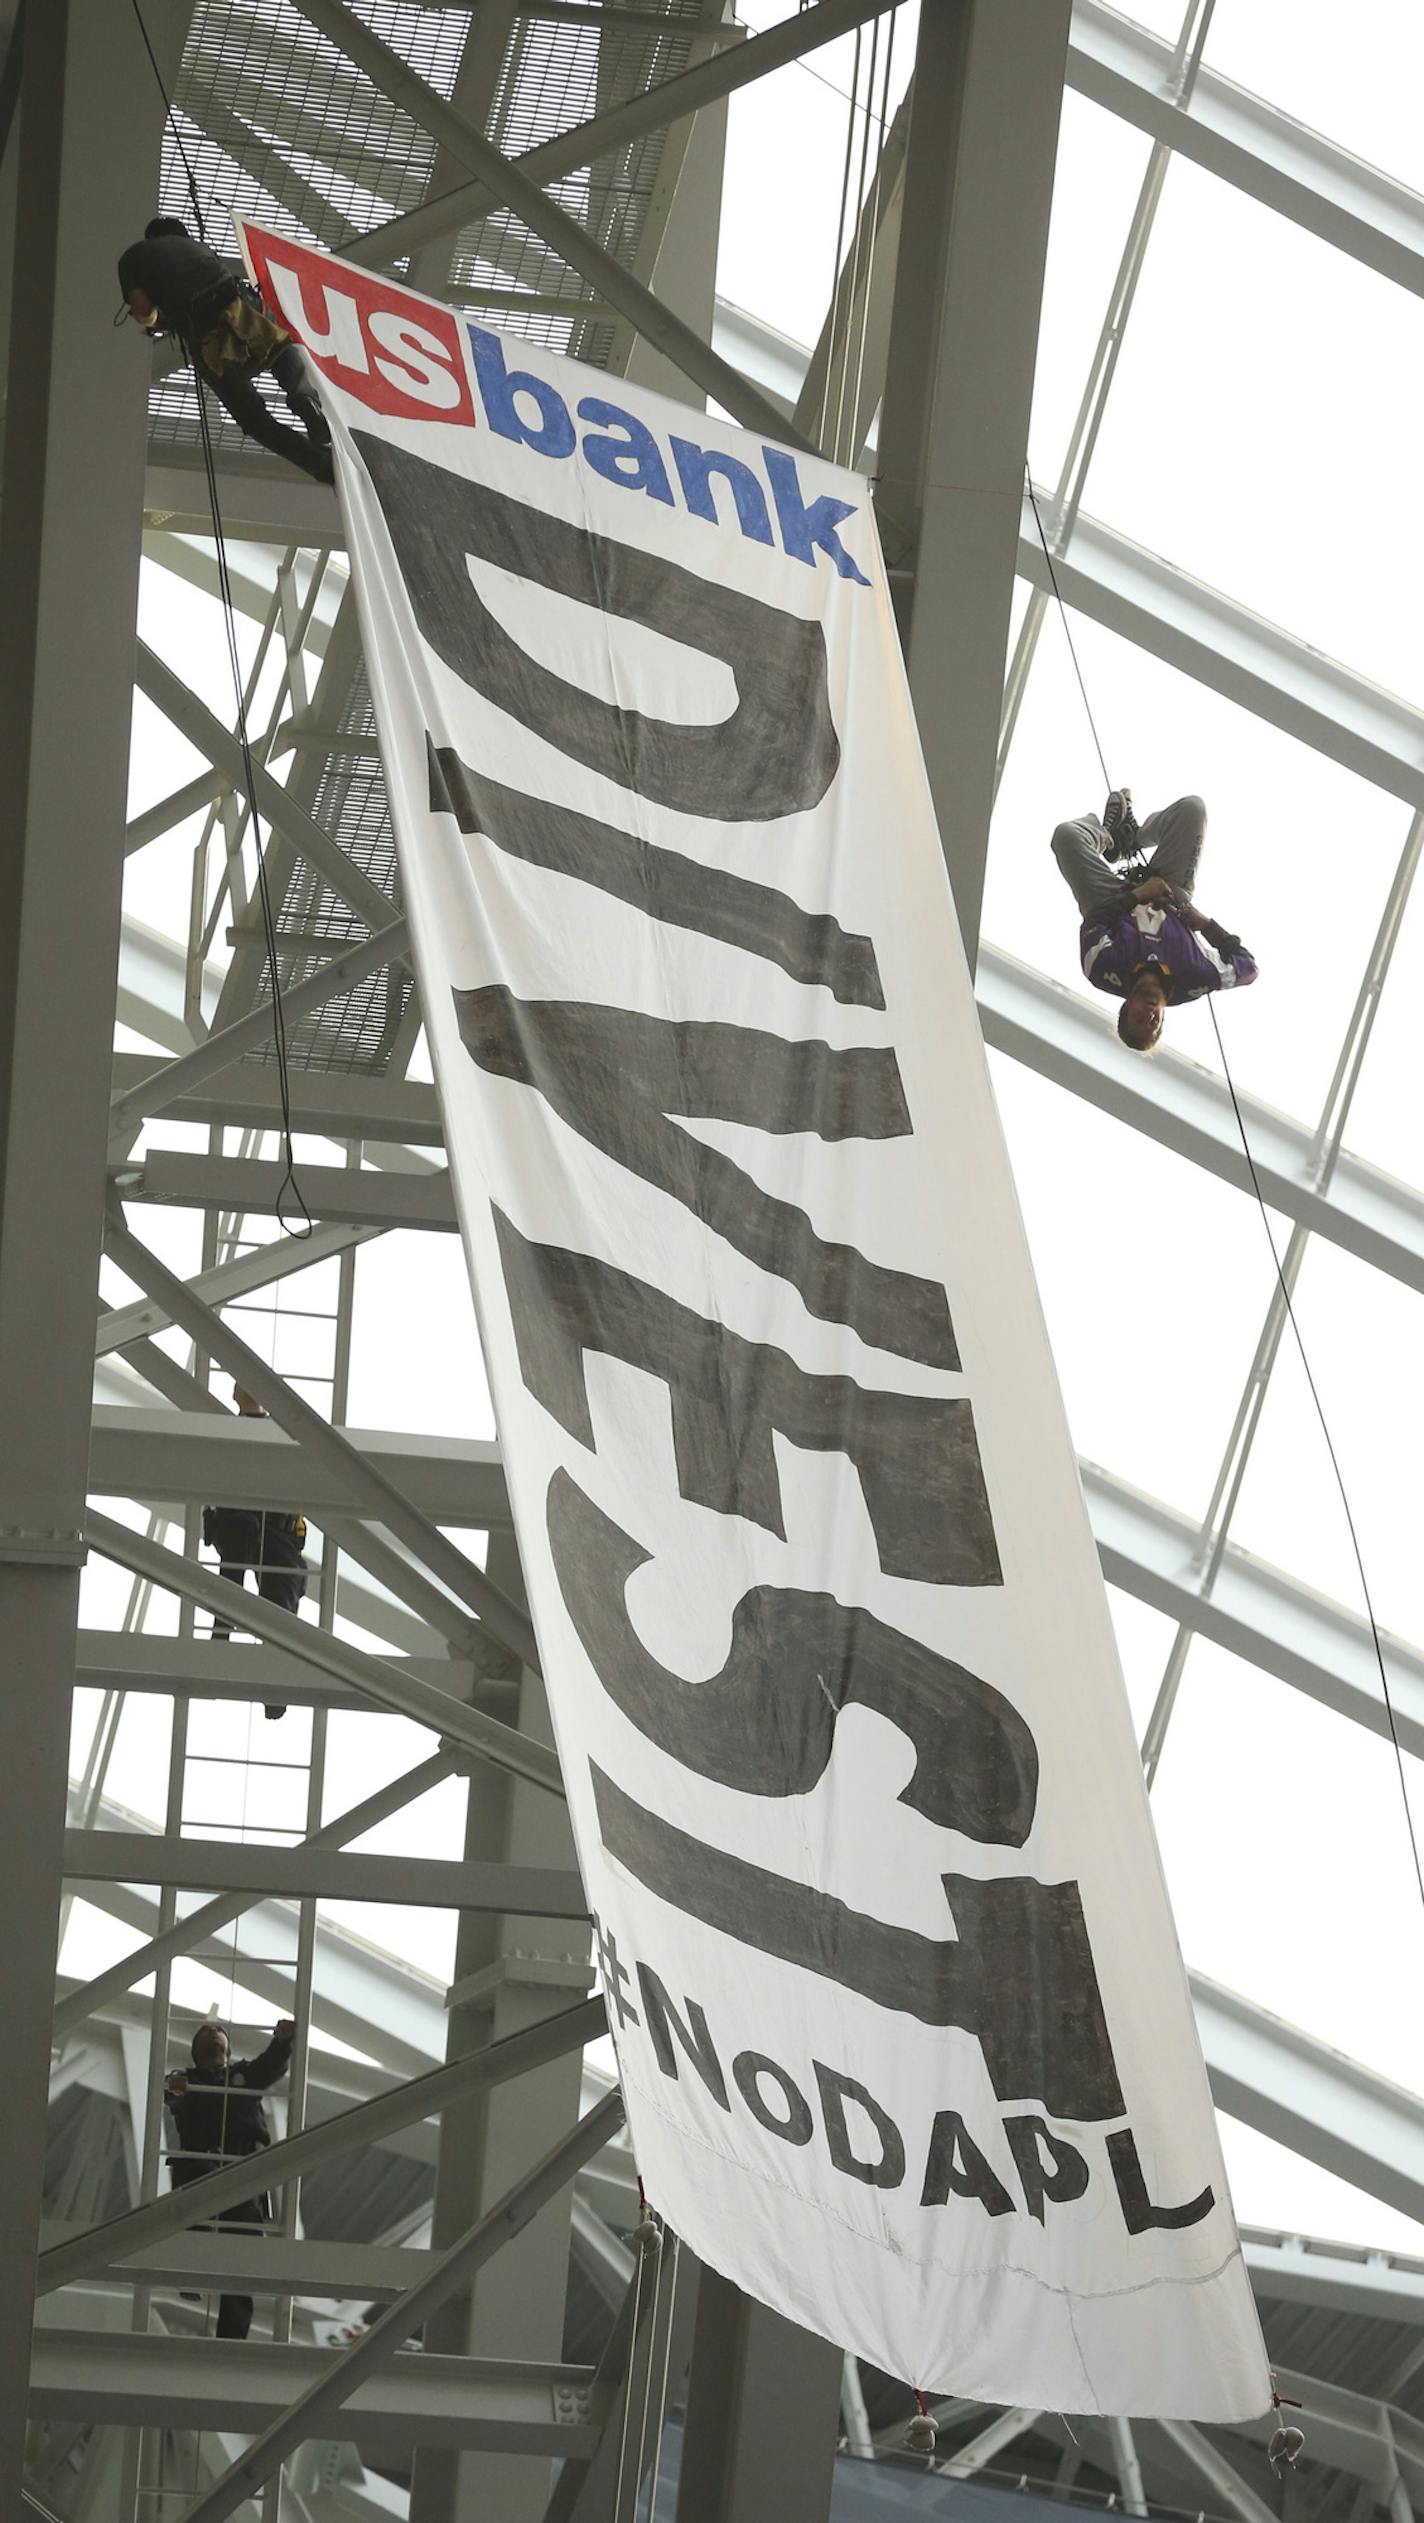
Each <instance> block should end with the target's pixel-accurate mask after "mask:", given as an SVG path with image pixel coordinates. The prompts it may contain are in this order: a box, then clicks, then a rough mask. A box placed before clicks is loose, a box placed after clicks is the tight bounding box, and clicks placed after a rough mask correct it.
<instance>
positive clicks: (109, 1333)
mask: <svg viewBox="0 0 1424 2523" xmlns="http://www.w3.org/2000/svg"><path fill="white" fill-rule="evenodd" d="M115 1065H116V1067H117V1063H116V1064H115ZM276 1094H277V1089H276V1081H275V1080H274V1081H273V1102H274V1105H275V1102H276ZM295 1101H296V1098H295V1096H294V1097H293V1104H294V1106H295ZM274 1117H275V1116H274ZM185 1118H186V1116H185ZM204 1118H206V1115H204ZM293 1118H294V1119H295V1112H294V1114H293ZM378 1232H379V1229H377V1228H375V1227H354V1226H318V1227H313V1229H312V1231H311V1234H310V1235H302V1236H296V1235H274V1236H273V1238H272V1240H271V1242H270V1243H268V1244H259V1245H256V1246H254V1247H253V1249H252V1250H251V1251H250V1252H246V1253H239V1254H237V1255H236V1256H235V1258H234V1259H233V1260H232V1261H227V1262H219V1263H217V1264H216V1266H215V1267H214V1268H213V1269H212V1270H205V1271H200V1272H199V1274H198V1276H197V1278H196V1279H190V1280H189V1281H188V1286H189V1287H190V1288H191V1289H192V1290H193V1293H194V1295H195V1296H200V1297H201V1298H202V1299H203V1301H204V1303H205V1304H208V1305H235V1304H236V1303H237V1301H238V1299H239V1298H241V1297H245V1296H253V1295H255V1294H256V1292H257V1290H258V1289H259V1288H270V1287H272V1286H273V1285H274V1284H275V1283H276V1282H277V1281H278V1280H279V1279H286V1278H289V1277H290V1276H291V1275H292V1273H293V1272H295V1271H300V1270H310V1269H311V1268H312V1267H313V1265H314V1264H315V1263H317V1262H324V1261H330V1260H332V1259H333V1258H334V1257H335V1256H336V1255H337V1254H339V1253H345V1252H349V1251H350V1249H351V1247H352V1246H353V1245H354V1244H365V1243H368V1242H369V1241H370V1239H371V1237H372V1236H373V1235H375V1234H377V1233H378ZM239 1310H240V1309H239ZM169 1320H170V1317H169V1316H168V1315H167V1314H166V1313H165V1311H164V1309H163V1307H162V1306H161V1305H160V1304H159V1303H158V1302H157V1301H156V1300H155V1299H154V1298H151V1297H148V1298H144V1299H142V1300H141V1301H140V1302H139V1303H138V1304H136V1305H116V1306H110V1307H109V1308H108V1309H107V1310H106V1312H104V1313H103V1314H101V1316H100V1318H99V1332H98V1337H97V1339H96V1340H95V1343H94V1355H95V1357H96V1358H107V1357H108V1356H110V1355H111V1353H112V1352H113V1351H114V1350H116V1349H123V1348H125V1347H126V1346H127V1345H128V1343H129V1342H130V1341H135V1340H147V1339H149V1338H151V1336H152V1335H153V1333H154V1332H161V1331H166V1330H167V1328H168V1324H169Z"/></svg>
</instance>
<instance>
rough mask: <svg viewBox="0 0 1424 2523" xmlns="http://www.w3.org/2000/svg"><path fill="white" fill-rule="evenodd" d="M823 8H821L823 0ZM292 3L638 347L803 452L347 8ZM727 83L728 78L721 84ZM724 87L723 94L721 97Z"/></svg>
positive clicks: (879, 2) (872, 0) (722, 64)
mask: <svg viewBox="0 0 1424 2523" xmlns="http://www.w3.org/2000/svg"><path fill="white" fill-rule="evenodd" d="M823 4H824V5H828V4H829V0H823ZM891 4H892V0H840V5H841V6H842V8H843V10H844V13H845V14H844V23H845V24H848V25H849V24H856V23H858V22H860V21H862V20H864V19H865V18H869V17H875V16H877V15H879V14H880V12H881V10H882V9H883V8H885V7H886V6H889V5H891ZM295 5H296V6H297V7H298V8H299V9H300V11H301V14H302V16H303V17H304V18H306V19H307V21H308V23H309V24H310V25H312V26H314V27H316V29H317V31H318V32H319V33H320V34H322V35H325V36H326V37H327V38H328V39H329V40H330V42H332V43H333V44H335V45H336V47H337V49H338V51H339V52H342V53H344V54H345V55H346V57H347V58H348V59H349V60H351V61H354V62H355V63H357V65H358V66H359V67H360V68H361V69H362V70H364V71H365V73H366V75H367V77H368V78H369V79H371V81H372V82H373V83H374V85H375V86H376V87H377V88H378V89H379V90H380V91H381V93H382V94H383V95H385V96H388V97H389V98H390V99H391V101H392V103H394V104H397V105H399V106H400V107H401V108H402V109H403V111H404V112H406V113H408V114H409V115H410V116H411V117H412V119H413V120H414V121H415V122H416V123H418V124H419V125H420V126H421V128H422V129H423V130H425V131H427V132H429V134H430V136H431V137H432V139H434V140H436V141H437V142H438V143H439V145H440V147H441V148H442V149H444V150H446V151H448V153H449V155H450V156H451V157H453V158H456V159H458V160H459V162H460V163H461V164H462V165H463V166H465V167H467V168H468V169H469V171H470V173H471V174H472V175H473V176H474V177H475V178H476V179H477V180H478V181H479V182H480V183H481V184H482V185H483V186H484V187H485V188H486V191H487V193H488V194H489V195H490V196H491V197H492V199H493V200H494V202H495V203H496V204H498V205H500V206H502V207H506V208H508V209H509V210H511V211H513V213H514V215H515V217H516V218H517V219H519V220H520V221H522V223H523V224H524V226H525V227H527V228H529V229H531V230H532V231H533V233H534V235H535V236H537V237H542V239H543V241H544V243H545V244H546V245H547V246H548V247H549V248H550V250H551V251H552V252H553V253H555V254H557V255H559V256H560V257H561V258H562V259H563V261H564V262H566V263H567V264H568V266H569V268H570V270H571V271H576V272H578V273H579V274H580V276H581V277H582V278H583V279H584V280H585V281H587V282H588V284H589V287H590V288H591V289H593V290H595V291H596V292H597V294H598V295H599V297H600V298H602V299H603V300H604V301H605V303H606V304H607V305H608V306H610V307H612V308H613V309H614V310H615V311H616V313H617V314H619V315H620V316H622V317H623V319H624V321H625V322H626V323H628V324H631V325H632V327H633V329H634V331H635V332H636V333H638V334H640V335H641V336H642V338H643V339H644V340H645V341H649V342H651V343H652V344H653V346H654V348H655V349H657V350H660V351H661V352H662V354H663V356H664V358H666V359H670V360H671V361H672V362H673V363H674V365H675V366H676V367H678V368H679V369H681V371H682V373H683V375H684V376H687V377H690V378H691V379H692V381H693V383H694V384H695V385H698V386H700V387H701V388H702V390H703V392H704V393H705V394H708V395H711V396H712V397H713V398H714V399H715V400H716V401H717V402H718V403H720V404H721V406H722V408H723V410H724V411H726V412H729V413H730V414H731V416H732V418H733V420H736V421H740V422H741V423H742V425H743V427H744V428H747V429H754V430H758V431H761V432H762V433H764V434H765V435H767V436H769V437H772V438H776V437H780V438H782V439H788V440H789V442H790V443H791V444H792V445H804V443H805V442H804V441H803V440H798V439H797V438H795V437H794V435H792V433H790V432H789V431H788V429H787V426H786V423H785V422H784V421H782V420H781V418H780V416H779V414H777V413H776V412H774V411H773V410H772V408H771V406H770V404H768V403H765V402H764V401H763V399H762V397H761V395H760V393H759V392H758V391H757V389H756V387H755V386H753V385H749V384H748V382H747V380H746V378H745V377H741V376H739V375H738V374H737V371H736V370H735V369H734V368H729V367H728V366H727V363H726V361H725V360H723V359H721V358H719V357H718V355H717V353H716V351H714V350H713V348H712V347H711V344H710V343H708V342H704V341H703V340H702V339H701V338H700V337H699V335H698V334H696V333H695V332H694V331H693V329H692V327H691V325H689V324H685V323H684V322H683V320H682V318H681V316H678V315H674V313H673V311H672V309H671V308H670V307H667V306H664V305H663V303H662V302H661V300H659V299H657V298H655V297H654V296H653V294H652V292H651V290H649V289H647V288H645V287H644V285H643V283H642V282H641V281H639V280H635V279H634V277H633V275H632V273H631V272H630V271H629V270H628V269H627V267H626V265H625V264H622V263H620V262H619V261H618V259H617V257H616V255H613V254H610V253H609V252H608V250H607V248H606V247H605V246H603V245H602V244H600V242H599V241H598V239H597V238H596V237H594V236H592V235H590V233H589V231H588V229H587V228H584V227H581V226H580V225H579V222H578V221H577V220H576V219H574V218H572V217H571V216H570V215H569V213H568V211H566V210H565V209H563V207H562V206H561V205H560V204H559V203H558V202H557V201H555V200H554V199H552V198H551V196H550V195H549V194H547V193H545V192H543V191H542V190H541V188H540V185H539V183H538V181H537V180H536V179H535V178H534V177H533V176H531V175H529V174H528V173H526V172H525V171H524V170H523V169H522V168H521V167H520V166H519V164H518V162H517V160H515V159H513V158H506V157H503V156H502V155H501V153H500V152H499V150H498V149H496V148H494V147H493V145H492V144H491V143H490V142H489V141H488V140H487V139H486V138H485V136H484V134H483V132H479V131H476V130H475V128H474V126H473V124H471V123H467V122H466V121H465V119H464V116H463V115H461V114H457V113H456V112H455V110H454V108H453V107H452V106H450V105H448V104H447V103H446V101H445V99H444V98H443V97H440V96H437V95H436V93H435V91H434V90H433V89H432V88H431V87H429V86H428V85H427V84H426V82H425V80H423V79H422V78H420V77H419V76H418V74H417V73H416V72H415V71H413V70H412V69H411V68H410V66H409V64H408V63H407V62H405V61H403V60H402V59H401V57H400V55H399V53H396V52H394V51H393V50H392V49H391V47H390V46H389V45H388V44H386V43H384V42H383V41H382V39H381V37H380V36H379V35H376V34H373V33H372V31H371V29H370V28H369V27H368V26H367V25H366V23H365V21H364V19H362V18H358V17H357V16H356V14H355V12H354V11H353V10H351V9H349V8H348V7H347V6H346V0H295ZM738 58H739V56H738V55H737V54H735V53H732V54H724V55H723V56H721V57H720V58H718V59H715V60H713V61H710V62H708V63H707V64H706V65H705V69H706V71H707V73H708V74H709V75H711V74H714V73H715V74H721V73H724V72H725V71H727V70H728V69H729V68H730V66H731V63H732V62H733V61H735V60H737V59H738ZM732 84H733V82H732V81H731V80H728V81H727V82H726V85H727V86H730V85H732ZM725 92H726V91H725V87H724V89H723V90H722V93H725Z"/></svg>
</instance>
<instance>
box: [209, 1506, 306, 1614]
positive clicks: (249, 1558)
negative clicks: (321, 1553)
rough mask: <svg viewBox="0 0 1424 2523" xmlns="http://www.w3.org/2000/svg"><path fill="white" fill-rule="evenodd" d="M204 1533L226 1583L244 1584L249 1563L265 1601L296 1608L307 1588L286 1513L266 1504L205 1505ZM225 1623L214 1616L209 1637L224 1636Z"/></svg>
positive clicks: (286, 1608) (285, 1608)
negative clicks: (207, 1507)
mask: <svg viewBox="0 0 1424 2523" xmlns="http://www.w3.org/2000/svg"><path fill="white" fill-rule="evenodd" d="M208 1532H209V1534H210V1536H211V1544H210V1547H211V1548H212V1549H213V1550H215V1551H216V1552H217V1555H218V1558H219V1559H220V1560H221V1562H222V1573H223V1575H224V1576H225V1577H226V1578H227V1580H228V1582H229V1584H230V1585H234V1586H241V1585H245V1584H246V1582H247V1572H248V1570H249V1568H250V1569H251V1570H252V1571H253V1573H254V1575H255V1576H256V1579H257V1591H258V1593H259V1594H260V1595H261V1597H262V1599H263V1601H264V1602H265V1603H275V1604H276V1606H277V1608H278V1610H279V1611H282V1612H295V1611H296V1610H297V1608H298V1606H299V1604H300V1603H301V1599H302V1597H303V1595H304V1594H305V1593H306V1590H307V1564H306V1561H305V1560H304V1559H303V1557H302V1553H301V1545H300V1544H299V1542H298V1540H297V1536H296V1531H295V1528H294V1524H293V1519H292V1518H291V1517H290V1516H289V1515H279V1514H277V1513H276V1511H275V1510H274V1509H271V1508H262V1509H258V1508H254V1507H210V1508H209V1509H208ZM230 1627H231V1624H230V1623H229V1622H227V1621H225V1620H215V1621H214V1623H213V1636H214V1637H215V1638H225V1637H227V1636H228V1635H229V1632H230Z"/></svg>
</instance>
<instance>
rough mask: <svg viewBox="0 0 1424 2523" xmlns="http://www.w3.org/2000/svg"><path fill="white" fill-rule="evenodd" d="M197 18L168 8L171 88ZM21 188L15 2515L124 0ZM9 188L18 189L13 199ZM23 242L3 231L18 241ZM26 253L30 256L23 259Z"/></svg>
mask: <svg viewBox="0 0 1424 2523" xmlns="http://www.w3.org/2000/svg"><path fill="white" fill-rule="evenodd" d="M187 14H188V11H187V8H186V6H185V5H184V0H156V5H155V6H154V7H153V8H152V9H151V10H150V11H149V25H150V31H151V36H152V41H153V44H154V47H155V56H156V60H157V61H158V62H159V63H164V62H166V63H167V65H168V68H169V71H170V73H171V71H172V68H173V66H174V64H175V62H176V59H177V56H178V54H179V53H180V52H181V49H182V41H183V35H184V31H185V28H186V22H187ZM24 44H25V58H24V78H23V105H22V110H21V112H20V116H19V122H18V128H17V132H16V134H15V135H14V136H13V137H12V138H11V141H10V146H9V149H8V151H7V153H6V154H7V159H8V161H9V163H7V165H6V167H5V170H4V175H5V183H6V188H7V195H8V197H9V198H10V199H12V200H13V203H14V223H13V233H12V234H11V235H9V236H7V238H6V251H5V255H4V258H3V259H4V261H5V264H6V280H5V283H4V284H3V286H4V290H5V293H6V295H7V297H8V306H9V323H8V325H7V327H6V335H7V347H8V373H7V376H6V380H5V385H4V393H5V423H4V443H3V449H2V450H0V588H3V591H4V601H3V605H0V760H3V763H4V766H5V774H4V788H3V796H0V1427H3V1429H4V1444H3V1447H0V1661H2V1662H3V1666H4V1670H5V1674H6V1677H7V1679H6V1693H5V1758H4V1763H3V1767H0V1905H3V1908H4V1911H5V1914H6V1916H7V1917H8V1918H10V1919H11V1920H13V1921H15V1922H16V1923H17V1925H16V1932H15V1933H14V1934H13V1935H12V1936H11V1938H10V1940H9V1947H8V1951H7V1955H6V2015H7V2020H8V2032H7V2040H6V2057H5V2129H6V2141H5V2142H6V2159H7V2172H6V2178H5V2180H4V2182H3V2184H0V2509H2V2510H4V2511H5V2512H8V2513H15V2512H18V2510H19V2506H20V2497H21V2483H22V2477H23V2469H24V2452H25V2375H26V2363H27V2349H28V2333H29V2327H30V2314H31V2295H32V2284H33V2269H34V2246H35V2236H36V2232H37V2228H38V2222H39V2212H40V2198H41V2191H42V2172H43V2160H44V2148H45V2095H46V2086H47V2080H48V2073H49V2057H48V2039H47V2035H48V2021H47V2018H48V2012H49V2005H50V1996H51V1990H52V1981H53V1970H54V1949H55V1936H56V1928H57V1925H58V1919H59V1908H60V1879H59V1873H58V1867H59V1862H60V1856H61V1851H62V1833H63V1828H64V1800H65V1776H66V1769H67V1754H68V1744H67V1738H68V1733H69V1715H70V1684H71V1682H72V1679H73V1672H74V1632H75V1625H76V1617H77V1609H78V1597H79V1570H80V1562H81V1556H82V1546H81V1544H80V1539H79V1534H80V1523H81V1519H82V1514H83V1497H84V1467H85V1456H86V1452H87V1446H88V1435H87V1421H88V1415H89V1400H90V1382H91V1368H90V1363H89V1359H88V1357H87V1355H86V1354H85V1353H86V1352H87V1350H88V1347H89V1343H90V1341H91V1340H92V1337H93V1324H94V1289H95V1280H96V1265H97V1258H98V1241H97V1237H98V1230H99V1226H100V1221H101V1215H102V1191H101V1186H100V1182H99V1180H98V1177H97V1174H96V1167H98V1168H102V1162H103V1160H102V1156H101V1154H100V1151H99V1144H98V1136H97V1134H98V1133H99V1131H100V1130H101V1129H102V1118H103V1115H102V1100H101V1099H103V1098H104V1096H105V1094H106V1081H107V1075H108V1067H109V1060H110V1056H111V1048H112V1036H113V1018H114V1006H115V988H116V978H117V972H118V963H119V941H120V932H121V918H122V891H123V836H124V822H125V815H126V811H127V800H126V780H127V760H128V750H129V735H130V724H131V717H132V683H131V655H132V642H133V626H134V620H135V614H136V609H137V600H138V580H139V563H140V533H141V526H140V515H139V501H140V497H141V488H142V468H143V458H144V442H145V434H146V408H145V407H146V395H145V383H144V376H143V371H142V367H141V365H140V364H138V363H133V364H129V365H127V366H126V373H122V374H121V373H119V370H120V365H121V363H120V362H119V360H118V359H117V358H115V359H114V361H113V362H112V370H113V373H111V372H110V363H109V360H108V357H107V352H106V350H101V348H100V345H101V344H102V345H108V344H110V343H111V342H112V339H113V337H112V335H111V334H110V333H109V332H108V329H107V328H108V315H109V310H110V308H111V306H112V301H113V262H112V256H113V239H114V237H115V235H116V234H118V235H123V234H128V235H134V234H136V233H137V231H138V229H139V228H140V227H141V225H142V222H143V219H144V218H145V216H146V214H147V211H148V209H149V208H150V207H151V205H152V200H153V194H154V189H155V186H156V183H157V178H158V170H159V163H160V147H161V139H162V129H163V115H162V100H161V97H160V95H159V90H158V82H157V81H156V80H155V79H154V77H153V75H152V73H151V71H150V70H149V67H148V64H147V63H146V62H145V61H144V59H143V55H142V51H141V48H140V47H139V46H138V45H137V44H136V43H135V41H134V29H133V26H132V24H131V23H130V20H129V18H128V15H127V14H126V13H121V12H120V11H118V10H116V9H114V8H112V7H111V6H110V5H109V0H47V4H46V5H45V6H44V7H42V8H30V9H29V10H28V11H27V12H26V22H25V30H24ZM12 177H13V185H14V190H13V193H12V194H10V193H9V186H10V183H11V180H12ZM7 225H8V222H7ZM17 240H23V244H22V245H21V244H20V243H19V242H17Z"/></svg>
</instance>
